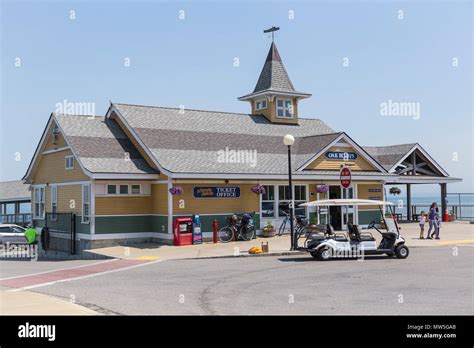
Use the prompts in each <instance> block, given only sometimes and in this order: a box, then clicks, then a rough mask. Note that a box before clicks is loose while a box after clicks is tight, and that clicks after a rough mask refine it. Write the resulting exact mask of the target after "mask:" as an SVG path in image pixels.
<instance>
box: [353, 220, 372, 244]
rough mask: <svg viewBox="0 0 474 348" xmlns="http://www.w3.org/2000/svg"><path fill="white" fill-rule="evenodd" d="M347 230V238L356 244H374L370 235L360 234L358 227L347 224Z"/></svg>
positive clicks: (366, 233)
mask: <svg viewBox="0 0 474 348" xmlns="http://www.w3.org/2000/svg"><path fill="white" fill-rule="evenodd" d="M347 228H348V230H349V238H350V239H351V240H355V241H358V242H374V241H375V238H374V236H372V234H371V233H368V232H365V233H360V231H359V227H358V226H357V225H353V224H351V223H349V224H347Z"/></svg>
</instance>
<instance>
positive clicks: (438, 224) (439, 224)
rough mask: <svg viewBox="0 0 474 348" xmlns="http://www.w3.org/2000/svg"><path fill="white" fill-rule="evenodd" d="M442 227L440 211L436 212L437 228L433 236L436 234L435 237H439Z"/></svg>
mask: <svg viewBox="0 0 474 348" xmlns="http://www.w3.org/2000/svg"><path fill="white" fill-rule="evenodd" d="M440 228H441V220H440V216H439V213H436V219H435V229H434V232H433V234H432V235H431V238H433V236H436V237H435V239H439V229H440Z"/></svg>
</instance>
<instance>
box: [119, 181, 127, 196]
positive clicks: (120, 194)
mask: <svg viewBox="0 0 474 348" xmlns="http://www.w3.org/2000/svg"><path fill="white" fill-rule="evenodd" d="M117 186H118V191H117V195H119V196H128V195H130V185H129V184H118V185H117ZM122 186H127V193H121V192H120V187H122Z"/></svg>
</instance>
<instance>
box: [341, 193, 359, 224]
mask: <svg viewBox="0 0 474 348" xmlns="http://www.w3.org/2000/svg"><path fill="white" fill-rule="evenodd" d="M341 191H342V198H343V199H346V198H349V199H352V198H354V187H352V186H351V187H348V188H344V187H342V186H341ZM341 214H342V216H341V221H342V226H341V228H342V229H343V230H347V224H348V223H351V224H356V222H355V220H354V217H355V216H356V214H355V209H354V206H353V205H349V206H344V207H342V211H341Z"/></svg>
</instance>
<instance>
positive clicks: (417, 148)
mask: <svg viewBox="0 0 474 348" xmlns="http://www.w3.org/2000/svg"><path fill="white" fill-rule="evenodd" d="M415 150H418V151H420V152H421V153H422V154H423V156H425V157H426V158H427V159H428V160H429V161H430V162H431V164H432V165H434V166H435V167H436V169H438V170H439V171H440V172H441V173H443V174H444V175H445V176H447V177H449V174H448V172H446V171H445V170H444V169H443V168H441V166H440V165H439V164H438V163H437V162H436V161H435V160H434V158H433V157H431V156H430V155H429V154H428V152H426V151H425V149H423V148H422V147H421V145H420V144H418V143H417V144H415V145H414V146H413V147H412V148H411V149H410V151H408V152H407V153H406V154H405V155H404V156H403V157H402V158H401V159H400V160H399V161H398V162H397V163H395V164H394V165H393V166H392V167H391V168H390V169H389V170H388V171H389V173H395V168H397V167H398V166H399V165H400V164H401V163H402V162H403V161H404V160H406V158H407V157H408V156H410V155H411V154H412V152H413V151H415Z"/></svg>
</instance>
